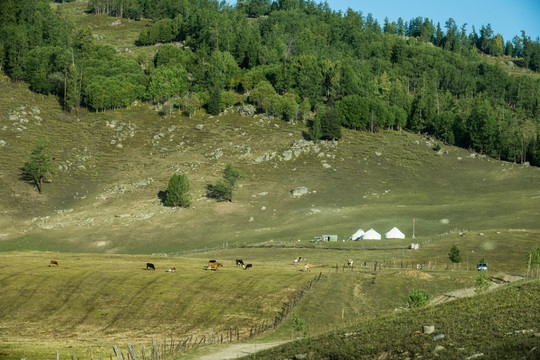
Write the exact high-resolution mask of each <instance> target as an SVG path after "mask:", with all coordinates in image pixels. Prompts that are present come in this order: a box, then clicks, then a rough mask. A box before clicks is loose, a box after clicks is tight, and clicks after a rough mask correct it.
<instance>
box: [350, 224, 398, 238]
mask: <svg viewBox="0 0 540 360" xmlns="http://www.w3.org/2000/svg"><path fill="white" fill-rule="evenodd" d="M381 238H382V236H381V234H379V233H378V232H376V231H375V230H373V229H369V230H368V231H366V232H364V230H362V229H358V231H356V232H355V233H354V234H352V235H351V237H350V239H351V240H355V241H357V240H381ZM384 238H385V239H405V234H403V233H402V232H401V230H399V229H398V228H397V227H393V228H392V229H391V230H390V231H388V232H387V233H386V234H384Z"/></svg>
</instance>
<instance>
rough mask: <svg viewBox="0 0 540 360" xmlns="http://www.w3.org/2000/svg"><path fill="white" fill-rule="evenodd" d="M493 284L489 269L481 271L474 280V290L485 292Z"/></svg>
mask: <svg viewBox="0 0 540 360" xmlns="http://www.w3.org/2000/svg"><path fill="white" fill-rule="evenodd" d="M490 286H491V283H490V280H489V275H488V274H487V271H481V272H480V273H479V274H478V276H477V277H476V280H475V282H474V291H475V292H476V293H483V292H485V291H487V290H488V289H489V287H490Z"/></svg>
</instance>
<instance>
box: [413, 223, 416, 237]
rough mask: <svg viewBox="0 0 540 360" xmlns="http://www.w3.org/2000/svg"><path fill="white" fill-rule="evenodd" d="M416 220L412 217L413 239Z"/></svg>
mask: <svg viewBox="0 0 540 360" xmlns="http://www.w3.org/2000/svg"><path fill="white" fill-rule="evenodd" d="M415 222H416V219H412V238H413V239H414V238H415V236H414V223H415Z"/></svg>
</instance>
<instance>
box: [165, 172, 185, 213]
mask: <svg viewBox="0 0 540 360" xmlns="http://www.w3.org/2000/svg"><path fill="white" fill-rule="evenodd" d="M189 190H190V185H189V180H188V178H187V176H186V175H185V174H182V175H178V174H174V175H173V176H172V177H171V179H170V180H169V187H168V188H167V193H166V197H165V205H167V206H182V207H189V205H191V195H190V193H189Z"/></svg>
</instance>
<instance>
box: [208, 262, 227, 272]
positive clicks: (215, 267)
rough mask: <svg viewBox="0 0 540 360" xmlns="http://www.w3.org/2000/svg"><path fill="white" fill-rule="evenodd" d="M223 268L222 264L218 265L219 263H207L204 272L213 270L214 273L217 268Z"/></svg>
mask: <svg viewBox="0 0 540 360" xmlns="http://www.w3.org/2000/svg"><path fill="white" fill-rule="evenodd" d="M221 266H223V264H222V263H219V262H209V263H208V267H207V268H206V270H214V271H217V269H218V268H219V267H221Z"/></svg>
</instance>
